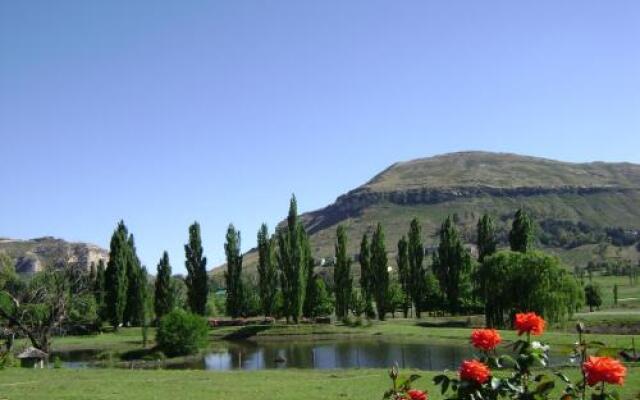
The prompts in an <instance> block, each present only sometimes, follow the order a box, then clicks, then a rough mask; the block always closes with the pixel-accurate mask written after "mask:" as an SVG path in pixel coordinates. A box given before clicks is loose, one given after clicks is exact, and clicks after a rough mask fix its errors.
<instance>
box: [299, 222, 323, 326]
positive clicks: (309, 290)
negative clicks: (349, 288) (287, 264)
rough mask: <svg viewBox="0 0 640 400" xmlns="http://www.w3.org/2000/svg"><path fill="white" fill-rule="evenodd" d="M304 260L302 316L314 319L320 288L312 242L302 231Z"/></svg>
mask: <svg viewBox="0 0 640 400" xmlns="http://www.w3.org/2000/svg"><path fill="white" fill-rule="evenodd" d="M301 240H302V244H301V246H302V260H303V263H304V268H305V269H304V273H305V274H306V277H307V278H306V283H305V288H304V302H303V305H302V315H304V316H305V317H306V318H313V317H314V316H315V313H314V310H315V308H316V305H317V304H316V303H317V301H318V295H319V293H318V291H317V289H318V286H317V285H316V278H317V276H316V274H315V273H314V271H313V264H314V260H313V256H312V254H311V242H310V241H309V235H308V234H307V232H306V231H305V230H304V229H302V236H301Z"/></svg>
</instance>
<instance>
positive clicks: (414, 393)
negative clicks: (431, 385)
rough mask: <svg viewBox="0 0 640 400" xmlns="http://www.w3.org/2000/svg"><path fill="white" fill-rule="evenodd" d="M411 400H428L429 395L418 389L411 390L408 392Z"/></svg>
mask: <svg viewBox="0 0 640 400" xmlns="http://www.w3.org/2000/svg"><path fill="white" fill-rule="evenodd" d="M407 394H408V395H409V400H427V393H426V392H423V391H422V390H418V389H411V390H408V391H407Z"/></svg>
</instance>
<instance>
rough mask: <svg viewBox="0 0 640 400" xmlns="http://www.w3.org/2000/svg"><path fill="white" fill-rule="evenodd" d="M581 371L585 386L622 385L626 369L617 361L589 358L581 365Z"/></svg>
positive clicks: (605, 358)
mask: <svg viewBox="0 0 640 400" xmlns="http://www.w3.org/2000/svg"><path fill="white" fill-rule="evenodd" d="M582 371H583V372H584V374H585V377H586V378H587V384H588V385H589V386H594V385H596V384H598V383H610V384H613V385H623V384H624V378H625V376H626V375H627V369H626V368H625V367H624V365H622V363H621V362H620V361H618V360H614V359H613V358H610V357H593V356H590V357H588V358H587V361H585V362H584V363H583V364H582Z"/></svg>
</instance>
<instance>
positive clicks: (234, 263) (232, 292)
mask: <svg viewBox="0 0 640 400" xmlns="http://www.w3.org/2000/svg"><path fill="white" fill-rule="evenodd" d="M224 252H225V254H226V256H227V272H226V273H225V275H224V276H225V280H226V282H227V303H226V307H227V314H228V315H230V316H231V317H232V318H237V317H239V316H240V315H241V314H242V309H243V300H244V294H243V285H242V254H241V253H240V232H239V231H236V228H235V227H234V226H233V225H229V228H228V229H227V242H226V243H225V245H224Z"/></svg>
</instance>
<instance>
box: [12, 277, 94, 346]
mask: <svg viewBox="0 0 640 400" xmlns="http://www.w3.org/2000/svg"><path fill="white" fill-rule="evenodd" d="M16 279H17V280H16V281H13V280H11V281H4V286H3V288H2V289H1V290H0V321H3V328H4V330H5V331H6V332H7V333H8V334H9V335H8V336H9V337H13V335H14V334H15V335H19V336H22V337H25V338H28V339H29V341H30V342H31V345H32V346H33V347H35V348H37V349H40V350H42V351H44V352H45V353H49V351H50V349H51V341H52V337H53V334H54V332H56V331H58V330H59V329H60V327H61V326H62V325H63V324H64V323H67V322H69V321H70V317H71V316H73V317H77V316H78V315H79V314H80V312H82V311H84V312H86V317H87V318H86V319H85V318H83V319H82V323H83V324H85V323H87V322H88V323H93V322H94V321H95V317H96V315H95V299H94V297H93V295H92V293H91V289H92V282H91V281H90V279H89V274H87V272H86V271H85V269H84V268H82V267H80V266H78V265H65V266H63V268H46V269H45V270H44V271H40V272H37V273H35V274H33V275H32V276H30V277H29V279H21V278H19V277H16ZM84 302H87V304H84ZM8 346H9V347H10V346H11V341H10V342H9V343H8Z"/></svg>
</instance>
